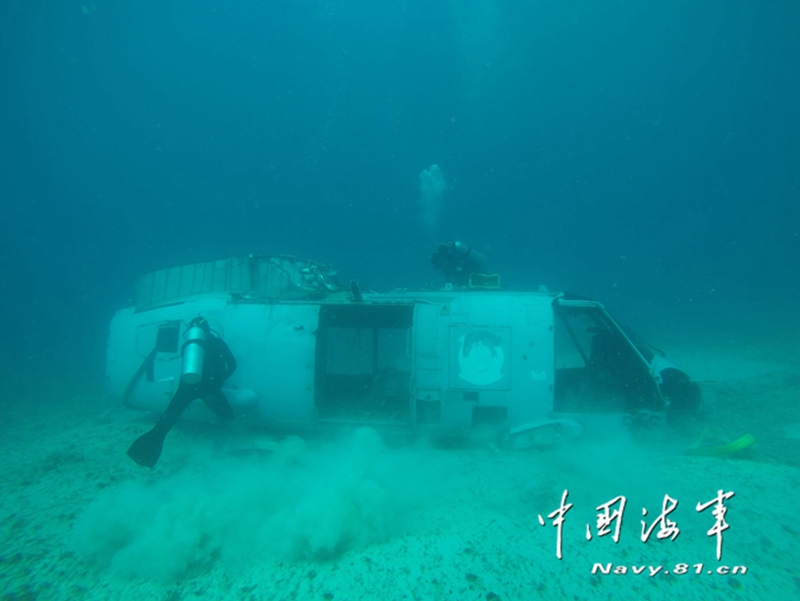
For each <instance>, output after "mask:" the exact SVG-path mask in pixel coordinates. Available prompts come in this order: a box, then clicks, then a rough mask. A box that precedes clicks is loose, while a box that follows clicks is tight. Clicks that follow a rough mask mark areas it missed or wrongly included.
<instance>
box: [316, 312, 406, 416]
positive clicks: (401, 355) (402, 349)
mask: <svg viewBox="0 0 800 601" xmlns="http://www.w3.org/2000/svg"><path fill="white" fill-rule="evenodd" d="M412 322H413V306H412V305H366V304H365V305H361V304H358V305H355V304H354V305H345V306H341V305H340V306H336V305H332V306H323V307H322V308H321V309H320V315H319V329H318V331H317V356H316V366H317V374H316V406H317V413H318V416H319V419H320V420H328V421H350V422H354V423H364V422H366V423H387V422H389V423H398V424H400V423H404V424H407V423H409V421H410V418H411V411H410V383H411V357H410V356H409V352H408V344H409V335H410V329H411V325H412Z"/></svg>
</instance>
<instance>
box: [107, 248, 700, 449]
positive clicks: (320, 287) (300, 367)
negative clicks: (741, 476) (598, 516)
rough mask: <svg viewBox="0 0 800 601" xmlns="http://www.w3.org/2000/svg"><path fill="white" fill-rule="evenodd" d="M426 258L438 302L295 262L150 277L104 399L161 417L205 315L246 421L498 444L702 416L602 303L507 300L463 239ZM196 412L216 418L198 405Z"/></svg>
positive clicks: (672, 372) (119, 342)
mask: <svg viewBox="0 0 800 601" xmlns="http://www.w3.org/2000/svg"><path fill="white" fill-rule="evenodd" d="M431 261H432V263H433V264H434V266H436V267H437V268H438V269H439V270H440V271H441V272H442V273H443V274H444V275H445V279H446V283H445V285H444V286H443V287H442V288H441V289H436V290H420V291H396V292H385V293H381V292H366V291H361V290H360V288H359V286H358V284H357V283H356V282H353V283H352V284H351V285H350V286H348V287H343V286H340V285H339V284H338V283H337V282H336V279H335V274H334V272H333V271H332V270H331V269H330V267H329V266H327V265H325V264H323V263H316V262H313V261H307V260H302V259H297V258H294V257H290V256H285V255H271V256H245V257H234V258H230V259H223V260H219V261H211V262H206V263H194V264H190V265H183V266H180V267H173V268H169V269H162V270H158V271H154V272H151V273H149V274H146V275H145V276H143V277H142V278H141V279H140V280H139V281H138V283H137V287H136V297H135V304H134V305H133V306H131V307H127V308H124V309H122V310H120V311H118V312H117V313H116V315H115V316H114V317H113V319H112V321H111V326H110V334H109V340H108V354H107V378H108V384H109V387H110V390H111V392H112V393H113V394H115V395H116V396H118V397H121V398H123V399H124V402H125V404H126V405H127V406H129V407H133V408H138V409H147V410H152V411H158V412H163V411H164V410H165V408H166V407H167V405H168V404H169V401H170V399H171V398H172V397H173V395H174V394H175V392H176V391H177V388H178V386H179V384H180V381H181V371H182V361H184V357H183V356H182V348H183V347H184V346H185V345H184V343H183V341H184V339H185V337H186V336H187V331H188V330H189V325H190V323H191V321H192V320H193V319H195V318H196V317H198V316H201V317H202V318H204V319H205V320H207V322H208V323H210V324H211V326H212V327H213V328H214V330H215V331H216V332H218V333H219V334H220V335H224V338H225V340H226V342H227V344H228V345H229V346H230V348H231V351H232V352H233V354H234V355H235V357H236V360H237V362H238V369H237V370H236V373H235V374H233V375H232V376H231V377H230V379H229V380H227V381H226V382H225V387H224V389H223V392H224V395H225V397H227V399H228V400H229V401H230V404H231V407H232V408H233V411H234V413H235V414H236V415H237V417H241V418H243V419H245V420H247V423H253V424H263V425H272V426H281V427H289V428H303V427H309V426H323V425H325V424H342V423H345V424H364V425H391V426H403V427H408V428H411V429H422V430H426V431H429V430H432V431H437V432H443V433H457V432H469V431H470V430H472V429H474V428H482V429H486V428H488V429H490V430H491V431H495V430H496V432H497V434H498V435H499V436H500V435H503V434H506V435H507V434H508V433H509V432H511V433H512V434H514V433H515V432H516V433H518V432H520V431H526V430H525V429H526V427H527V425H529V424H550V425H558V424H560V425H561V426H564V424H567V426H568V427H567V426H565V427H566V429H567V430H570V429H572V431H574V430H575V429H577V430H579V429H580V426H584V425H586V424H587V423H589V422H590V421H591V419H592V417H591V416H593V415H594V416H597V415H598V414H605V415H606V416H612V417H614V418H615V419H616V418H619V419H620V420H625V421H626V422H627V423H630V424H634V425H640V426H644V427H647V426H648V425H652V424H653V423H654V422H662V421H671V420H675V419H680V418H681V417H682V416H686V415H691V414H693V413H695V412H696V411H697V410H698V409H699V406H700V402H701V400H700V397H701V395H700V389H699V386H698V385H697V384H696V383H695V382H693V381H692V380H691V379H690V378H689V376H687V375H686V374H685V373H683V372H682V371H680V370H679V369H677V368H676V367H675V366H673V365H672V364H670V363H669V362H668V361H667V360H666V359H665V358H664V356H663V353H661V352H660V351H658V350H656V349H654V348H653V347H651V346H649V345H648V344H646V343H645V342H643V341H642V340H641V339H640V338H639V337H638V336H636V335H635V334H634V333H633V332H631V331H630V330H628V329H627V328H624V327H623V326H621V325H620V324H618V323H617V322H616V321H615V320H614V319H613V318H612V317H611V316H610V315H609V313H608V312H607V311H606V309H605V308H604V307H603V305H602V304H600V303H599V302H597V301H594V300H591V299H587V298H580V297H576V296H571V295H568V294H564V293H561V292H551V291H546V290H538V291H532V292H510V291H505V290H502V289H501V286H500V278H499V276H497V275H494V274H485V273H483V272H482V270H483V267H484V265H485V258H484V257H483V255H480V254H479V253H477V252H476V251H473V250H472V249H471V248H470V247H469V246H467V245H465V244H462V243H460V242H448V243H446V244H443V245H440V246H439V248H438V249H437V252H436V253H435V254H434V255H433V257H432V258H431ZM187 413H188V414H192V413H193V414H194V416H195V417H199V418H206V417H210V416H212V414H211V412H210V411H209V410H208V409H207V408H204V407H203V405H202V404H197V403H196V404H195V405H193V406H192V407H190V409H189V410H188V411H187ZM517 446H519V445H517Z"/></svg>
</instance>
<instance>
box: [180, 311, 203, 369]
mask: <svg viewBox="0 0 800 601" xmlns="http://www.w3.org/2000/svg"><path fill="white" fill-rule="evenodd" d="M184 338H186V342H184V343H183V363H182V364H181V382H183V383H184V384H197V383H198V382H200V380H202V379H203V356H204V354H205V346H206V332H205V330H204V329H203V328H201V327H200V326H199V325H196V324H195V323H194V322H192V324H190V327H189V329H188V330H186V334H184Z"/></svg>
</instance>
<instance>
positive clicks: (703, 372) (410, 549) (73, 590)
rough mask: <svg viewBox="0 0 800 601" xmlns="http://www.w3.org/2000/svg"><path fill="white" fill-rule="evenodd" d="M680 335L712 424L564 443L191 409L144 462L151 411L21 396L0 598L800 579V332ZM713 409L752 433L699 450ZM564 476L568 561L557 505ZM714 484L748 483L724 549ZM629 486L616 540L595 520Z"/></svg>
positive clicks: (628, 588) (713, 439) (555, 589)
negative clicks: (257, 418)
mask: <svg viewBox="0 0 800 601" xmlns="http://www.w3.org/2000/svg"><path fill="white" fill-rule="evenodd" d="M670 350H671V351H672V352H671V353H670V358H671V359H673V360H674V361H675V362H676V363H677V364H678V365H680V366H681V367H682V368H684V369H685V370H686V371H687V372H688V373H690V374H692V376H694V377H695V378H696V379H697V380H699V381H701V382H702V385H703V389H704V398H705V399H706V401H707V403H708V405H709V406H710V407H711V408H712V409H713V411H712V412H711V413H710V414H709V416H708V417H707V418H705V419H706V421H705V422H704V423H702V424H699V423H698V424H694V425H692V426H691V427H687V428H686V429H685V430H684V431H682V432H681V433H680V434H671V435H663V434H657V433H656V434H653V435H652V436H649V435H648V436H644V437H638V438H632V437H631V436H629V435H628V434H627V433H626V432H624V431H619V432H610V431H607V432H605V436H604V435H602V434H603V433H602V432H601V433H600V434H597V433H594V434H592V433H587V435H586V436H585V437H583V438H582V439H579V440H577V441H575V442H573V443H570V444H568V445H564V446H561V447H559V448H556V449H550V450H535V451H506V450H502V449H499V448H498V447H496V446H494V445H491V444H474V445H471V446H460V447H457V448H448V449H442V448H432V447H429V446H425V445H422V444H414V445H411V446H410V447H404V446H401V447H398V446H396V445H394V444H385V443H384V442H383V441H382V440H381V439H380V437H379V436H378V435H377V434H376V433H374V432H373V431H368V430H367V431H365V430H361V431H357V432H351V433H349V434H347V435H344V436H342V437H341V438H340V439H338V440H331V439H329V438H325V439H312V440H305V441H304V440H301V439H299V438H292V437H290V438H288V439H283V438H281V437H277V436H274V435H270V434H269V433H265V432H257V431H250V430H242V431H239V432H236V433H233V434H231V433H228V434H226V435H225V436H224V437H222V438H221V437H220V435H219V432H218V429H217V427H216V426H213V425H204V424H196V423H195V424H192V423H186V422H183V423H181V424H180V425H179V427H177V428H176V429H175V430H174V431H173V432H172V433H171V434H170V437H169V438H168V441H167V444H166V446H165V451H164V455H163V456H162V460H161V462H160V463H159V465H158V467H157V468H156V469H155V470H153V471H150V470H145V469H142V468H139V466H137V465H135V464H133V462H131V461H130V460H129V459H128V458H127V457H126V456H125V450H126V448H127V446H128V444H130V442H131V441H132V440H133V439H134V438H136V437H137V436H138V435H139V434H141V433H143V432H144V431H145V430H147V429H148V428H149V427H150V425H151V424H152V416H149V415H144V414H141V413H137V412H133V411H129V410H126V409H124V408H122V407H119V406H118V404H117V403H116V402H115V401H113V400H112V399H109V398H107V397H105V396H104V395H97V394H86V393H72V394H70V393H60V394H59V395H57V396H51V397H48V395H43V394H33V393H32V394H30V395H27V396H26V395H19V396H18V397H17V398H15V399H12V401H11V402H9V403H8V407H9V408H8V410H7V411H6V419H5V420H4V421H3V424H2V430H1V432H2V437H1V438H0V445H2V453H3V457H4V464H5V466H4V469H3V471H2V474H0V482H1V483H2V484H1V487H2V488H1V489H0V490H1V492H2V499H3V500H2V508H1V510H0V537H2V539H1V540H2V550H1V551H0V589H1V590H2V597H0V599H2V600H7V601H10V600H22V599H137V600H141V599H164V600H175V601H177V600H181V599H186V600H215V599H243V600H249V599H254V600H255V599H320V600H328V601H330V600H344V599H386V600H395V599H396V600H413V599H465V600H466V599H475V600H479V599H480V600H486V601H493V600H512V599H526V600H527V599H565V600H566V599H569V600H580V599H587V600H588V599H612V598H637V599H643V600H647V599H666V598H674V599H681V600H683V601H691V600H693V599H698V600H699V599H737V598H742V599H748V600H754V599H758V600H761V599H765V600H766V599H770V600H773V599H774V600H789V599H796V598H800V577H799V576H798V574H800V568H798V564H800V542H799V540H800V525H798V524H800V522H798V519H797V515H798V514H797V510H798V507H800V467H799V466H800V403H799V402H798V400H800V399H799V398H798V397H799V396H800V368H799V367H798V366H799V365H800V355H799V354H798V351H797V350H794V349H793V348H792V347H791V345H785V346H781V347H775V346H770V345H752V344H748V345H737V344H731V345H726V344H722V345H717V346H711V345H709V346H707V347H705V348H699V347H697V346H690V345H681V346H677V347H676V346H675V345H673V346H672V347H670ZM706 426H707V427H709V430H708V432H709V433H708V434H707V435H706V438H705V439H704V443H703V444H708V445H711V444H717V443H722V442H726V441H728V440H733V439H735V438H738V437H739V436H741V435H743V434H746V433H750V434H752V435H753V436H755V438H756V443H755V444H754V445H752V446H751V447H750V448H748V449H746V450H745V451H743V452H740V453H737V454H733V455H729V456H722V457H711V456H703V455H690V454H687V453H686V450H687V448H688V447H689V446H690V445H691V444H692V443H693V442H696V441H697V440H698V437H699V435H700V432H702V431H703V429H704V428H705V427H706ZM565 490H568V491H569V496H568V500H567V502H568V503H571V504H572V507H571V508H570V509H569V511H568V512H567V513H566V515H565V519H564V523H563V537H562V542H561V549H562V555H563V556H562V559H560V560H559V559H558V558H557V557H556V548H557V530H558V529H557V528H556V527H555V526H554V525H553V520H552V519H550V518H548V514H550V513H551V512H553V511H554V510H556V509H557V508H558V507H559V504H560V503H561V499H562V495H563V492H564V491H565ZM720 490H722V491H724V492H731V491H732V492H734V493H735V495H734V496H733V497H732V498H730V499H728V500H727V501H725V507H726V508H727V513H726V514H725V516H724V518H725V521H726V522H727V524H728V526H729V528H728V529H727V530H725V531H724V533H723V534H722V537H723V546H722V558H721V559H720V560H718V559H717V556H716V552H717V542H716V541H717V539H716V537H715V536H714V535H711V536H710V535H709V534H708V531H709V530H710V529H711V528H712V527H713V526H714V523H715V518H714V516H713V515H712V511H713V507H709V508H708V509H706V510H705V511H702V512H698V511H697V510H696V506H697V504H698V503H706V502H708V501H711V500H713V499H715V498H716V496H717V494H718V491H720ZM620 495H622V496H625V498H626V506H625V512H624V514H623V521H622V526H621V531H620V537H619V542H617V543H615V542H614V541H613V540H612V538H611V534H609V535H607V536H602V537H601V536H598V533H597V524H596V520H597V514H598V507H599V506H600V505H602V504H604V503H607V502H609V501H611V500H612V499H615V498H616V497H618V496H620ZM665 495H669V496H670V497H671V498H673V499H676V500H678V506H677V508H676V509H675V510H674V512H672V513H671V514H670V515H669V516H668V517H669V518H670V519H672V520H674V522H675V523H676V524H677V527H678V528H679V529H680V534H679V535H678V536H677V538H675V539H674V540H671V539H669V538H667V539H663V540H659V539H658V538H657V533H658V528H657V527H656V529H655V530H654V531H653V533H652V535H651V536H650V538H649V540H648V541H647V542H642V540H641V538H640V534H641V528H642V526H641V522H640V521H641V520H642V519H643V518H642V509H643V508H646V509H647V516H645V518H644V520H645V521H646V524H647V525H648V526H649V525H650V524H652V523H653V521H655V519H656V518H657V517H658V515H659V513H660V512H661V506H662V501H663V499H664V496H665ZM617 507H618V505H617ZM539 516H541V517H542V521H544V525H542V524H541V523H540V520H539ZM614 524H615V523H612V525H611V530H612V533H613V529H614ZM587 525H588V527H589V528H590V529H591V532H592V534H593V536H592V539H591V540H587V537H586V530H587ZM681 564H686V568H685V571H686V572H687V573H681V572H682V571H683V568H682V567H681ZM609 565H610V566H611V570H612V572H611V573H608V574H606V573H603V570H608V569H609ZM598 566H602V568H603V570H600V569H599V567H598ZM737 566H738V567H737ZM622 567H624V568H626V569H627V573H624V574H620V573H616V574H615V573H614V572H613V571H614V570H619V571H622V570H621V568H622ZM634 567H635V568H636V569H637V570H639V569H640V568H644V572H642V573H640V574H635V573H633V568H634ZM659 567H660V571H658V573H656V574H655V575H651V571H652V570H654V569H656V568H659ZM741 567H745V568H746V572H745V573H741V572H742V570H741ZM726 570H728V573H719V572H725V571H726ZM735 570H736V571H737V572H738V573H734V571H735ZM698 572H699V573H698Z"/></svg>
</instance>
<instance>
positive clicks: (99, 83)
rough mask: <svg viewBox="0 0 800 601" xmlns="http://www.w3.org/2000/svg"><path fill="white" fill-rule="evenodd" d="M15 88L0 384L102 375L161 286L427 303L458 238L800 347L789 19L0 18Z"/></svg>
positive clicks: (542, 15)
mask: <svg viewBox="0 0 800 601" xmlns="http://www.w3.org/2000/svg"><path fill="white" fill-rule="evenodd" d="M0 88H1V90H0V215H2V217H1V219H2V221H1V222H0V228H1V229H0V281H1V282H2V294H0V309H1V310H2V320H3V321H2V327H1V328H0V353H1V354H0V361H1V362H2V374H0V376H2V381H3V382H4V383H5V384H9V383H13V382H17V381H19V380H20V378H21V377H22V376H25V375H27V374H31V373H35V374H39V376H40V377H41V378H46V377H47V376H48V374H52V373H65V372H66V371H69V373H72V374H74V375H75V377H80V378H85V379H86V380H87V381H96V382H101V380H102V370H103V365H102V362H103V353H104V345H105V335H106V328H107V325H108V322H109V320H110V318H111V315H112V314H113V312H114V311H115V310H116V309H117V308H119V307H121V306H123V305H125V304H126V302H127V301H128V299H129V298H130V297H131V295H132V291H133V283H134V281H135V279H136V278H137V277H138V276H139V275H141V274H142V273H144V272H146V271H149V270H152V269H156V268H161V267H166V266H172V265H176V264H180V263H184V262H194V261H201V260H209V259H216V258H223V257H227V256H230V255H235V254H242V253H276V252H277V253H288V254H295V255H298V256H302V257H307V258H312V259H316V260H322V261H329V262H331V263H333V264H334V265H335V266H336V267H338V268H339V269H340V271H341V273H342V275H343V279H344V280H345V281H346V280H347V279H349V278H351V277H355V278H358V279H359V280H361V282H362V284H363V285H364V286H367V287H371V288H375V289H385V288H389V287H393V286H409V287H414V286H418V285H424V284H425V283H426V282H428V281H431V280H432V279H433V278H434V273H433V271H432V270H431V269H430V267H429V265H428V263H427V260H428V256H429V254H430V252H431V251H432V250H433V247H434V244H435V243H436V242H438V241H443V240H447V239H449V238H460V239H463V240H465V241H467V242H469V243H470V244H472V245H474V246H475V247H477V248H478V249H480V250H483V251H484V252H485V253H486V254H487V255H488V256H489V257H490V259H491V265H492V267H493V268H495V269H496V270H497V271H499V272H500V273H501V274H503V276H504V281H505V282H506V283H507V285H508V286H509V287H512V288H524V287H529V286H534V285H537V284H539V283H545V284H547V285H548V286H550V287H552V288H556V289H567V290H572V291H575V292H579V293H583V294H586V295H589V296H594V297H596V298H599V299H600V300H602V301H604V302H605V303H606V305H607V306H609V307H610V308H611V309H612V310H614V311H615V312H616V313H617V314H619V315H620V316H621V317H622V318H623V320H627V321H630V322H632V323H633V325H635V326H638V327H644V329H645V330H647V329H648V327H649V326H648V324H653V323H654V322H655V321H658V320H661V319H663V320H665V321H663V322H662V323H679V322H680V323H683V322H681V321H680V320H685V323H687V324H697V323H702V322H703V320H711V321H714V320H716V322H717V323H718V324H721V325H722V326H725V327H729V328H730V329H731V330H732V331H734V330H736V329H737V328H739V327H740V326H741V324H742V323H744V322H746V321H749V323H750V324H751V327H756V328H757V327H759V326H758V324H759V320H764V322H765V323H767V322H769V324H770V327H772V328H773V329H774V328H775V324H780V323H784V324H785V325H786V326H787V327H790V328H791V327H794V328H795V329H797V319H796V318H794V321H793V322H790V321H788V320H791V319H792V316H793V315H794V310H795V309H794V307H792V304H793V303H794V304H796V303H797V299H798V297H799V295H798V293H800V276H799V275H798V274H799V273H800V208H799V207H800V119H799V118H800V4H798V3H797V2H795V1H794V0H784V1H772V0H766V1H760V0H759V1H757V0H708V1H703V2H697V1H695V0H669V1H666V0H665V1H660V0H654V1H652V2H633V1H619V0H609V1H604V2H597V1H594V0H592V1H588V0H575V1H571V2H564V1H562V0H558V1H556V0H547V1H542V0H531V1H529V2H503V1H499V0H497V1H490V0H472V1H467V0H460V1H456V0H451V1H442V2H433V1H430V0H407V1H393V2H389V1H388V0H338V1H336V2H334V1H326V0H297V1H291V2H288V1H285V2H271V1H270V2H266V1H255V0H241V1H237V2H213V1H210V0H191V1H188V0H186V1H182V2H178V1H165V2H155V1H151V0H143V1H137V2H109V1H101V0H86V2H81V1H79V0H75V1H65V0H51V1H48V2H30V1H25V2H23V1H21V0H6V1H4V2H3V3H2V5H0ZM434 163H435V164H438V165H439V166H440V167H441V169H442V172H443V173H444V175H445V178H446V180H447V184H448V191H447V193H446V195H445V197H444V199H443V210H442V213H441V218H440V220H439V224H438V229H437V230H436V231H435V232H429V231H427V230H426V229H425V228H424V227H423V225H422V223H421V218H420V208H419V206H418V199H419V196H420V190H419V179H418V177H419V174H420V172H421V171H422V170H423V169H427V168H428V167H430V166H431V165H432V164H434Z"/></svg>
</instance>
